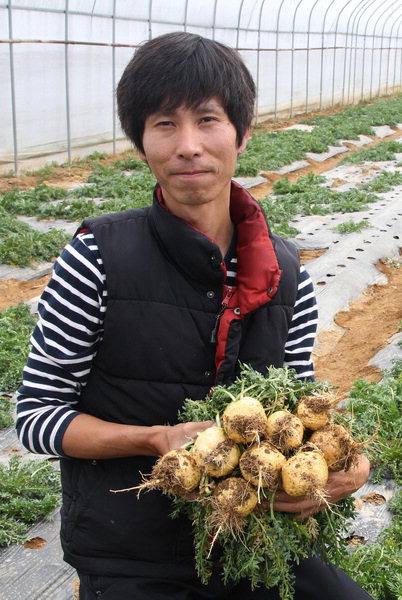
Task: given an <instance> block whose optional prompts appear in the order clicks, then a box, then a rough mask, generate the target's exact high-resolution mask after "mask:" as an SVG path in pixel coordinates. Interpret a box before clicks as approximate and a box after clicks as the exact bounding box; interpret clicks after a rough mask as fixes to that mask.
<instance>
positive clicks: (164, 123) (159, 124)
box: [155, 121, 173, 127]
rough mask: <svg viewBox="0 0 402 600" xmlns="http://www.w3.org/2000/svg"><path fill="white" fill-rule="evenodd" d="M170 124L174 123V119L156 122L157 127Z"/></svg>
mask: <svg viewBox="0 0 402 600" xmlns="http://www.w3.org/2000/svg"><path fill="white" fill-rule="evenodd" d="M169 125H173V121H158V122H157V123H155V126H156V127H169Z"/></svg>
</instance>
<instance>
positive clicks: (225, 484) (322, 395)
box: [138, 366, 363, 600]
mask: <svg viewBox="0 0 402 600" xmlns="http://www.w3.org/2000/svg"><path fill="white" fill-rule="evenodd" d="M337 403H338V398H337V397H336V396H335V394H334V393H333V392H331V391H330V390H329V388H328V386H326V385H325V384H322V383H318V382H309V381H307V382H306V381H300V380H297V379H295V377H294V374H293V372H292V371H291V370H289V369H287V368H283V369H274V368H270V369H268V371H267V375H266V376H263V375H261V374H260V373H258V372H256V371H254V370H253V369H251V368H250V367H247V366H243V367H242V370H241V373H240V376H239V377H238V379H237V380H236V381H235V382H234V383H233V384H232V385H230V386H228V387H224V386H218V387H215V388H214V389H213V390H212V391H211V393H210V395H209V396H208V397H207V398H206V399H205V400H202V401H194V400H187V401H186V402H185V404H184V407H183V410H182V412H181V414H180V420H182V421H183V422H188V421H205V420H214V421H215V422H216V425H214V426H212V427H210V428H208V429H206V430H204V431H202V432H201V433H200V434H199V435H198V437H197V438H196V439H195V441H194V442H193V443H192V444H190V445H187V447H186V448H181V449H180V450H176V451H171V452H169V453H167V454H166V455H165V456H163V457H161V458H160V459H159V460H158V461H157V463H156V465H155V467H154V470H153V472H152V474H151V475H150V476H149V478H147V479H146V480H144V482H143V484H142V485H141V486H139V488H138V489H139V491H141V490H142V489H151V488H153V489H155V488H156V489H160V490H161V491H162V492H164V493H167V494H170V495H172V496H173V504H174V508H173V512H172V517H175V516H177V515H178V514H179V513H185V514H186V515H187V516H188V517H189V518H190V520H191V521H192V523H193V531H194V543H195V557H196V567H197V570H198V574H199V576H200V578H201V580H202V581H203V582H204V583H206V582H207V581H208V578H209V576H210V574H211V569H212V567H213V565H214V564H215V565H216V564H220V565H221V570H222V576H223V578H224V580H225V581H226V582H237V581H239V580H240V579H243V578H248V579H249V580H250V583H251V587H252V588H255V587H258V586H265V587H267V588H270V587H273V586H278V587H279V591H280V595H281V598H282V599H283V600H291V599H292V598H293V593H294V587H293V584H294V576H293V573H292V564H294V563H298V562H299V561H300V560H301V559H303V558H306V557H308V556H310V555H312V554H319V555H320V556H321V557H322V558H323V559H324V560H326V559H327V560H331V561H334V562H335V563H336V562H337V561H338V560H340V558H341V557H343V556H344V554H345V552H346V542H345V539H344V538H345V537H346V532H347V522H348V519H350V518H351V517H352V516H353V515H354V503H353V501H352V499H351V498H348V499H345V500H342V501H341V502H339V503H336V504H329V503H328V502H327V500H326V494H325V487H326V484H327V479H328V473H329V471H331V470H333V471H338V470H342V469H345V470H348V469H350V468H351V467H352V466H353V465H354V463H355V461H356V460H357V458H358V455H359V453H360V451H361V446H362V445H363V444H362V443H358V442H356V441H354V440H353V438H352V436H351V434H350V432H349V429H350V426H349V425H348V426H344V425H342V424H340V423H339V422H338V423H335V422H334V415H335V414H339V413H338V411H336V410H335V406H336V404H337ZM337 420H339V419H337ZM282 489H283V490H284V491H285V492H286V493H287V494H289V495H291V496H308V497H310V498H313V499H316V500H317V501H318V502H319V503H321V504H324V505H326V508H325V509H324V510H322V511H321V512H319V513H316V514H315V515H314V517H309V518H306V519H302V520H300V519H298V518H297V516H295V515H292V514H290V513H280V512H276V511H274V510H273V506H274V501H275V493H276V492H277V491H278V490H282Z"/></svg>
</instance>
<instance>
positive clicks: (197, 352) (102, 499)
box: [61, 184, 299, 576]
mask: <svg viewBox="0 0 402 600" xmlns="http://www.w3.org/2000/svg"><path fill="white" fill-rule="evenodd" d="M157 194H158V192H157ZM231 217H232V220H233V222H234V223H235V224H236V227H237V240H238V241H237V257H238V263H237V284H238V285H237V287H236V289H235V290H234V291H232V292H231V293H230V294H228V293H227V292H228V290H227V288H225V286H224V285H223V282H224V277H225V272H224V269H225V267H224V263H223V262H222V259H221V253H220V250H219V248H218V246H217V245H216V243H215V242H214V241H213V240H211V239H210V238H208V237H206V236H205V235H203V234H202V233H200V232H199V231H197V230H195V229H194V228H192V227H190V226H189V225H187V224H186V223H184V222H183V221H182V220H181V219H179V218H177V217H175V216H173V215H172V214H170V213H169V212H168V211H167V210H166V209H165V208H164V207H163V206H162V205H161V204H160V202H158V200H157V198H156V199H155V201H154V204H153V205H152V206H151V207H146V208H144V209H139V210H129V211H125V212H123V213H117V214H114V215H106V216H102V217H99V218H95V219H89V220H87V221H86V222H85V223H84V227H87V228H89V229H90V230H91V231H92V232H93V234H94V236H95V239H96V242H97V244H98V247H99V250H100V253H101V256H102V258H103V261H104V267H105V272H106V282H107V290H108V303H107V311H106V317H105V323H104V335H103V340H102V342H101V344H100V346H99V350H98V354H97V357H96V359H95V363H94V365H93V368H92V371H91V375H90V378H89V381H88V384H87V386H86V387H85V388H84V390H83V392H82V395H81V399H80V405H79V409H80V410H82V411H83V412H86V413H89V414H92V415H95V416H97V417H99V418H102V419H104V420H107V421H111V422H117V423H129V424H134V425H155V424H175V423H177V413H178V410H179V409H180V407H181V406H182V403H183V401H184V399H185V398H194V399H202V398H204V397H205V395H206V394H207V393H208V391H209V389H210V388H211V386H213V385H214V384H216V383H224V384H226V383H230V382H232V381H233V379H234V377H235V376H236V374H237V372H238V364H239V362H242V363H248V364H251V365H252V366H253V367H254V368H256V369H258V370H260V371H262V372H264V371H265V369H266V367H267V366H269V365H273V366H277V367H279V366H282V364H283V357H284V344H285V341H286V339H287V333H288V329H289V325H290V322H291V319H292V315H293V307H294V302H295V299H296V294H297V286H298V279H299V261H298V254H297V251H296V249H295V247H294V246H293V245H292V244H291V243H289V242H286V241H284V240H282V239H281V238H279V237H278V236H275V235H270V233H269V230H268V227H267V224H266V221H265V218H264V216H263V214H262V212H261V209H260V208H259V206H258V204H257V203H256V202H255V201H254V200H253V199H252V198H251V196H250V195H249V194H248V193H247V192H245V190H243V188H241V187H240V186H238V185H236V184H233V186H232V195H231ZM222 302H223V304H222ZM154 461H155V458H153V457H142V456H137V457H132V458H127V459H115V460H103V461H86V460H72V459H71V460H70V459H63V460H62V461H61V463H62V465H61V466H62V477H63V507H62V532H61V533H62V544H63V548H64V552H65V559H66V560H67V562H69V563H70V564H72V565H73V566H74V567H76V568H77V569H79V570H82V571H87V572H89V573H94V574H104V575H122V576H123V575H134V574H144V575H145V574H149V575H151V576H152V574H153V573H155V572H157V573H158V574H159V575H161V576H163V575H166V576H169V574H170V573H171V570H172V567H173V565H174V569H175V573H176V574H177V569H178V568H179V569H182V570H183V573H184V572H186V571H187V570H192V561H193V546H192V538H191V527H190V523H189V522H188V521H187V520H186V519H185V518H179V519H176V520H172V519H170V518H169V512H170V511H171V502H170V500H169V498H168V497H166V496H163V495H162V494H160V493H159V492H147V493H143V494H142V495H141V496H140V497H139V498H137V496H136V494H135V492H128V493H127V492H126V493H118V494H114V493H111V492H110V490H112V489H114V490H116V489H124V488H128V487H131V486H136V485H138V483H139V482H140V480H141V473H142V474H148V473H150V471H151V469H152V466H153V464H154Z"/></svg>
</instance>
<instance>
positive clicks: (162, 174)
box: [141, 98, 249, 215]
mask: <svg viewBox="0 0 402 600" xmlns="http://www.w3.org/2000/svg"><path fill="white" fill-rule="evenodd" d="M248 137H249V134H248V133H247V135H246V136H245V137H244V139H243V140H242V143H241V145H240V146H239V147H237V145H236V129H235V127H234V125H233V124H232V123H231V121H230V120H229V118H228V116H227V114H226V112H225V110H224V108H223V106H222V103H221V101H220V100H219V98H211V99H210V100H207V101H206V102H203V103H201V104H200V105H199V106H198V107H197V108H195V109H190V108H187V107H185V106H179V107H178V108H177V109H175V110H174V111H169V112H163V111H161V112H157V113H153V114H152V115H150V116H149V117H148V118H147V119H146V121H145V127H144V134H143V139H142V142H143V147H144V152H143V153H141V158H142V159H143V160H146V161H147V163H148V165H149V167H150V169H151V171H152V172H153V174H154V175H155V177H156V179H157V180H158V182H159V184H160V186H161V188H162V192H163V197H164V200H165V202H166V205H167V206H168V208H169V209H170V210H171V211H172V212H173V213H174V214H177V215H180V214H182V210H181V209H182V208H184V207H183V205H186V206H187V207H190V206H198V205H201V204H207V203H210V202H227V203H229V197H230V182H231V178H232V176H233V173H234V171H235V168H236V162H237V157H238V155H239V154H240V153H241V152H243V151H244V149H245V147H246V144H247V140H248Z"/></svg>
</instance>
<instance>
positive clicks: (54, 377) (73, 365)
mask: <svg viewBox="0 0 402 600" xmlns="http://www.w3.org/2000/svg"><path fill="white" fill-rule="evenodd" d="M235 275H236V258H232V260H231V263H230V265H229V268H228V273H227V276H228V278H231V279H232V281H234V279H235ZM228 283H229V281H228ZM106 305H107V287H106V277H105V272H104V268H103V263H102V259H101V256H100V253H99V250H98V247H97V245H96V243H95V240H94V237H93V235H92V234H91V233H83V234H80V235H78V236H77V237H75V238H74V239H73V240H72V242H71V243H70V244H68V245H67V246H66V248H65V249H64V251H63V252H62V254H61V255H60V257H59V258H58V259H57V261H56V263H55V267H54V271H53V275H52V278H51V280H50V282H49V284H48V286H47V287H46V289H45V291H44V293H43V294H42V297H41V300H40V302H39V310H38V312H39V319H38V323H37V325H36V328H35V330H34V332H33V335H32V338H31V344H32V349H31V352H30V354H29V357H28V362H27V365H26V367H25V369H24V373H23V384H22V386H21V387H20V389H19V391H18V403H17V431H18V435H19V438H20V441H21V442H22V444H23V445H24V446H25V447H26V448H28V449H29V450H30V451H31V452H35V453H40V454H42V453H43V454H51V455H55V456H64V453H63V450H62V439H63V435H64V432H65V430H66V428H67V427H68V425H69V423H70V422H71V420H72V419H73V418H74V417H75V416H76V415H77V414H79V412H78V411H77V410H76V404H77V402H78V399H79V395H80V391H81V389H82V387H83V386H85V385H86V383H87V380H88V376H89V373H90V370H91V366H92V362H93V359H94V357H95V355H96V352H97V347H98V344H99V342H100V341H101V339H102V333H103V320H104V315H105V311H106ZM316 326H317V308H316V300H315V294H314V290H313V285H312V282H311V279H310V277H309V275H308V273H307V272H306V271H305V269H304V267H303V266H301V268H300V281H299V287H298V294H297V299H296V303H295V310H294V315H293V319H292V323H291V328H290V329H289V333H288V339H287V342H286V346H285V365H288V366H290V367H292V368H293V369H295V371H296V377H299V378H311V377H313V365H312V362H311V351H312V347H313V343H314V338H315V333H316Z"/></svg>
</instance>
